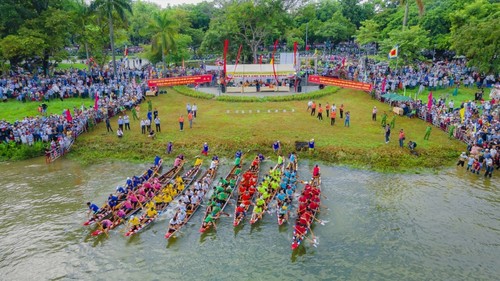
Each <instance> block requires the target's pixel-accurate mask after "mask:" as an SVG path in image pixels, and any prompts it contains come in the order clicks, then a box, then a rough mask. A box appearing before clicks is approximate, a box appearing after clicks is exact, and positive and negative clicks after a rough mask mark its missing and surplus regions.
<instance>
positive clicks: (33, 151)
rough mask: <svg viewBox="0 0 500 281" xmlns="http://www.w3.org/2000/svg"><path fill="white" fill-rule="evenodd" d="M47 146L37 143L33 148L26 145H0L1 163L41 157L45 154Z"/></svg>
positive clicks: (11, 143) (12, 143)
mask: <svg viewBox="0 0 500 281" xmlns="http://www.w3.org/2000/svg"><path fill="white" fill-rule="evenodd" d="M45 148H46V144H45V143H43V142H40V141H39V142H35V143H34V144H33V145H32V146H29V145H25V144H16V143H14V142H10V143H8V144H7V143H0V161H7V160H24V159H30V158H34V157H39V156H42V155H44V154H45Z"/></svg>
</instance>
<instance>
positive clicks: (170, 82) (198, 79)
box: [148, 75, 212, 87]
mask: <svg viewBox="0 0 500 281" xmlns="http://www.w3.org/2000/svg"><path fill="white" fill-rule="evenodd" d="M210 82H212V75H196V76H179V77H171V78H162V79H152V80H148V86H149V87H168V86H176V85H188V84H201V83H210Z"/></svg>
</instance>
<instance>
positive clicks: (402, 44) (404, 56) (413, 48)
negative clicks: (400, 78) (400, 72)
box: [381, 25, 429, 64]
mask: <svg viewBox="0 0 500 281" xmlns="http://www.w3.org/2000/svg"><path fill="white" fill-rule="evenodd" d="M428 35H429V32H428V31H426V30H423V29H422V28H421V27H420V26H418V25H416V26H412V27H410V28H407V29H405V30H403V31H402V30H393V31H391V32H389V38H387V39H386V40H384V41H382V44H381V51H382V56H384V55H385V56H387V54H388V53H389V51H390V50H391V49H392V48H394V46H395V45H399V58H398V59H399V60H400V61H401V63H402V64H413V63H415V61H416V60H424V59H425V58H424V57H423V56H422V50H424V49H426V48H428V47H429V37H428Z"/></svg>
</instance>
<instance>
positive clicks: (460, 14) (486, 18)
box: [451, 0, 500, 73]
mask: <svg viewBox="0 0 500 281" xmlns="http://www.w3.org/2000/svg"><path fill="white" fill-rule="evenodd" d="M451 21H452V26H451V48H452V49H453V50H455V51H457V53H458V54H461V55H465V56H466V57H467V58H468V63H469V65H471V66H476V67H477V68H478V69H479V70H481V71H483V72H487V73H498V72H500V57H499V55H500V44H499V42H498V40H499V38H500V29H499V28H498V27H499V26H500V3H494V4H492V3H489V2H488V1H484V0H477V1H476V2H474V3H471V4H469V5H466V6H465V7H464V8H463V9H462V10H459V11H456V12H455V13H453V14H452V16H451Z"/></svg>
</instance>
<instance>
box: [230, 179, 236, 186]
mask: <svg viewBox="0 0 500 281" xmlns="http://www.w3.org/2000/svg"><path fill="white" fill-rule="evenodd" d="M229 186H231V187H233V188H234V187H235V186H236V179H235V178H232V179H230V180H229Z"/></svg>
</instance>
